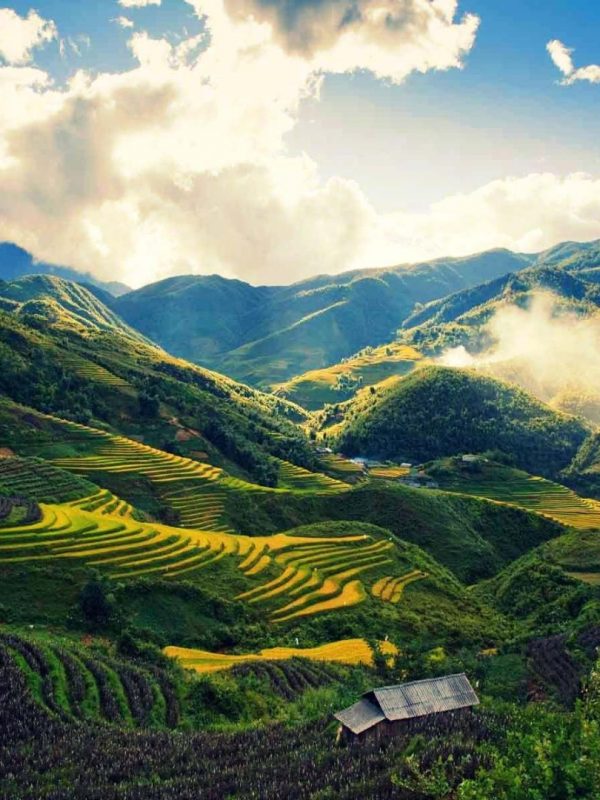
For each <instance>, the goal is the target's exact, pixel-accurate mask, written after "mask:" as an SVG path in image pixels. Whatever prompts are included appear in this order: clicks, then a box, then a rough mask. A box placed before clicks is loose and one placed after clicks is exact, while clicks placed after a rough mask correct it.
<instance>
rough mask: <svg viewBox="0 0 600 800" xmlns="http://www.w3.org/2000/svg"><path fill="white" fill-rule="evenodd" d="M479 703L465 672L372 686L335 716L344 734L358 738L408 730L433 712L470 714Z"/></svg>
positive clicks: (353, 739) (351, 738)
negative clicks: (416, 721) (379, 686)
mask: <svg viewBox="0 0 600 800" xmlns="http://www.w3.org/2000/svg"><path fill="white" fill-rule="evenodd" d="M478 703H479V698H478V697H477V695H476V694H475V691H474V689H473V687H472V686H471V684H470V683H469V679H468V678H467V676H466V675H465V674H464V672H463V673H460V674H458V675H446V676H444V677H442V678H428V679H426V680H421V681H412V682H411V683H401V684H399V685H398V686H383V687H382V688H381V689H373V690H372V691H370V692H367V693H366V694H365V695H363V697H362V698H361V699H360V700H359V701H358V702H357V703H354V705H352V706H350V707H349V708H345V709H344V710H343V711H338V713H337V714H335V718H336V719H337V720H338V721H339V722H340V723H341V733H340V735H341V737H342V738H344V739H346V740H349V741H355V740H356V739H358V738H361V739H362V738H366V737H375V738H378V737H381V736H390V735H393V734H395V733H401V732H406V731H407V730H409V729H410V726H411V723H412V721H413V720H421V721H423V720H424V719H426V718H427V717H431V716H433V715H438V714H457V713H470V709H471V708H472V707H473V706H475V705H477V704H478Z"/></svg>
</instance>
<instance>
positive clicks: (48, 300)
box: [0, 275, 145, 341]
mask: <svg viewBox="0 0 600 800" xmlns="http://www.w3.org/2000/svg"><path fill="white" fill-rule="evenodd" d="M95 292H97V294H96V293H95ZM103 294H104V293H102V292H101V291H100V290H98V289H96V290H93V289H92V287H90V288H89V289H88V288H86V287H85V286H82V285H81V284H78V283H73V282H72V281H67V280H64V279H63V278H58V277H55V276H50V275H28V276H26V277H24V278H20V279H19V280H14V281H10V282H6V281H0V299H2V300H4V301H9V302H10V303H11V304H15V303H16V304H17V305H16V306H14V305H13V313H15V314H17V315H18V316H19V317H21V318H22V319H24V320H25V321H29V322H31V323H32V324H35V322H36V319H37V320H38V321H39V324H41V325H43V324H50V325H52V326H53V327H54V328H57V329H61V328H62V329H69V328H71V329H74V330H78V331H85V330H94V331H109V332H111V333H119V334H121V335H122V336H126V337H128V338H131V339H134V340H137V341H145V339H144V337H143V336H142V335H141V334H140V333H138V332H137V331H135V330H134V329H133V328H131V327H130V326H129V325H127V324H126V323H125V322H123V320H122V319H120V318H119V317H118V316H117V314H115V313H114V312H113V311H111V310H110V308H108V307H107V306H106V305H105V304H104V303H103V302H102V300H101V299H100V298H101V297H102V296H103ZM105 299H106V297H105Z"/></svg>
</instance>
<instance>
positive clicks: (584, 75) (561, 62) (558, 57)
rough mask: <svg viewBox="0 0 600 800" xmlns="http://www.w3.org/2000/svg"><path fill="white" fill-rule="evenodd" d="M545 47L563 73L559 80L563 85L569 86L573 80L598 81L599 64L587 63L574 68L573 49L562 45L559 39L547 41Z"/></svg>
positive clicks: (599, 74)
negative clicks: (562, 77) (584, 65)
mask: <svg viewBox="0 0 600 800" xmlns="http://www.w3.org/2000/svg"><path fill="white" fill-rule="evenodd" d="M546 49H547V50H548V53H549V54H550V58H551V59H552V61H553V62H554V64H555V66H556V67H558V69H559V70H560V72H562V74H563V75H564V79H563V80H562V81H561V83H562V84H564V85H565V86H570V85H571V84H573V83H575V81H588V82H589V83H600V66H599V65H597V64H589V65H588V66H587V67H579V68H577V69H576V68H575V65H574V63H573V58H572V54H573V50H572V49H570V48H569V47H567V46H566V45H564V44H563V43H562V42H561V41H560V40H559V39H553V40H552V41H551V42H548V44H547V45H546Z"/></svg>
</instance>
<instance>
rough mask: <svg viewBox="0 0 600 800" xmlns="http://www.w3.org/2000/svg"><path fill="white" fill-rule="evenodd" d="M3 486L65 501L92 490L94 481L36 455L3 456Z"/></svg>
mask: <svg viewBox="0 0 600 800" xmlns="http://www.w3.org/2000/svg"><path fill="white" fill-rule="evenodd" d="M0 489H2V490H3V491H5V492H7V493H10V494H12V495H19V496H21V497H28V498H30V499H31V500H37V501H39V502H42V503H43V502H56V503H64V502H67V501H68V500H74V499H75V498H78V497H83V496H85V495H86V494H89V493H90V491H91V490H92V489H93V484H91V483H89V481H86V480H84V479H83V478H80V477H78V476H76V475H72V474H71V473H70V472H67V471H65V470H60V469H56V468H55V467H53V466H52V465H51V464H48V463H47V462H44V461H42V460H41V459H35V458H16V457H9V458H0Z"/></svg>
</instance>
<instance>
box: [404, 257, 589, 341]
mask: <svg viewBox="0 0 600 800" xmlns="http://www.w3.org/2000/svg"><path fill="white" fill-rule="evenodd" d="M580 275H581V274H580V273H577V272H570V271H569V270H567V269H565V268H560V267H546V266H536V267H530V268H528V269H525V270H523V271H522V272H519V273H517V274H511V275H504V276H502V277H500V278H497V279H495V280H493V281H489V282H488V283H484V284H482V285H480V286H476V287H474V288H472V289H466V290H465V291H462V292H457V293H455V294H452V295H450V296H449V297H445V298H442V299H441V300H436V301H433V302H431V303H428V304H426V305H425V306H423V307H422V308H419V309H417V310H415V311H414V312H413V313H412V314H411V315H410V316H409V317H407V318H406V320H405V321H404V327H405V328H409V329H410V328H420V330H419V332H418V334H419V335H418V339H419V340H420V341H422V340H423V338H424V337H425V336H426V335H427V327H431V326H440V325H444V324H447V323H455V324H457V325H465V326H467V327H473V328H474V327H475V326H479V325H481V324H483V323H485V322H486V321H487V320H488V319H489V318H490V317H491V316H492V314H493V313H494V311H496V310H497V308H498V307H499V306H500V305H501V304H507V303H519V304H524V303H525V301H526V300H527V299H528V298H530V297H531V295H532V294H533V293H534V292H540V291H546V292H551V293H552V294H553V295H554V296H555V297H556V298H557V299H558V300H559V301H560V302H561V305H562V306H563V307H565V308H567V309H569V310H574V311H578V312H579V313H590V312H593V311H595V310H596V309H597V308H600V286H598V284H596V283H593V282H589V281H586V280H583V279H582V278H581V276H580Z"/></svg>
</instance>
